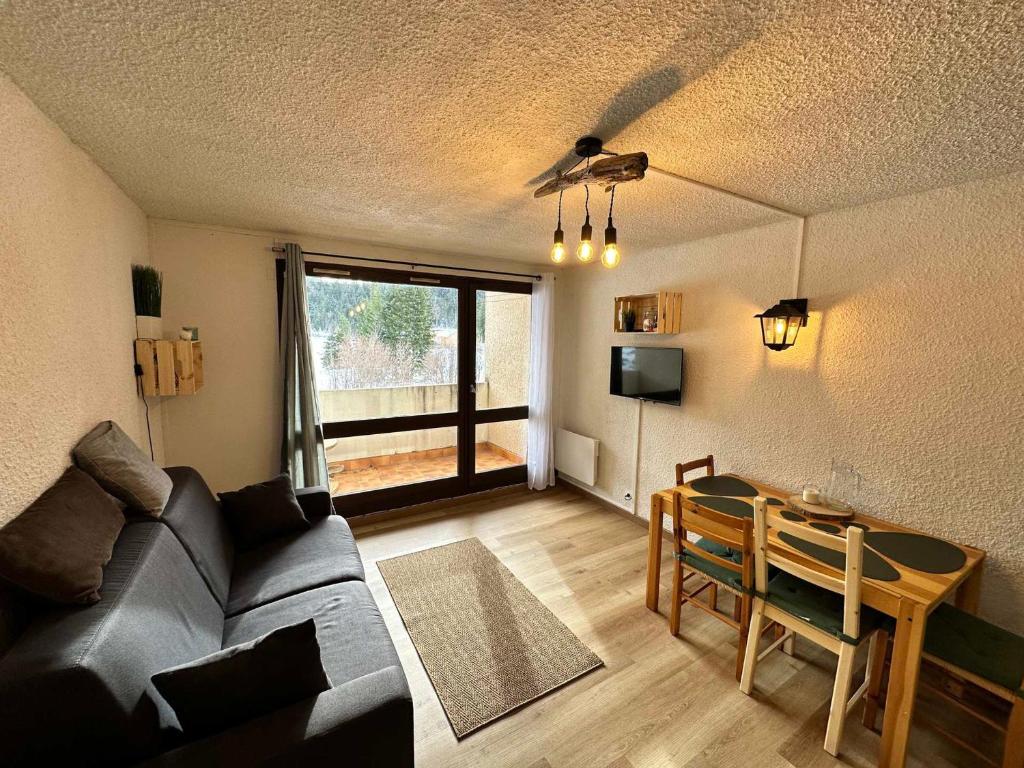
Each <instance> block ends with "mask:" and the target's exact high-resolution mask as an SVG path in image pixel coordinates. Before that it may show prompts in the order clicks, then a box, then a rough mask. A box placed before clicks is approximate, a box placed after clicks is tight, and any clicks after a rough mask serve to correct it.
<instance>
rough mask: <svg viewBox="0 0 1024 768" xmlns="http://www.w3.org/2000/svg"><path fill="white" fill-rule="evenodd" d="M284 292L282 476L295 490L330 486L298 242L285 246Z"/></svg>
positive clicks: (282, 304) (304, 277)
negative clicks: (290, 480) (287, 477)
mask: <svg viewBox="0 0 1024 768" xmlns="http://www.w3.org/2000/svg"><path fill="white" fill-rule="evenodd" d="M284 259H285V269H284V291H283V296H282V297H281V339H280V349H281V368H282V369H283V371H284V433H283V435H282V437H281V471H282V472H287V473H288V474H289V475H291V478H292V484H293V485H294V486H295V487H296V488H309V487H311V486H314V485H327V484H328V482H327V456H326V454H325V453H324V431H323V425H322V423H321V421H320V404H319V403H318V402H317V397H316V366H315V365H314V363H313V347H312V345H311V344H310V340H309V315H308V314H307V312H306V262H305V259H304V258H303V257H302V249H301V248H300V247H299V246H298V245H296V244H295V243H286V244H285V247H284Z"/></svg>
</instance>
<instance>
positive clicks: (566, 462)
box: [555, 429, 600, 485]
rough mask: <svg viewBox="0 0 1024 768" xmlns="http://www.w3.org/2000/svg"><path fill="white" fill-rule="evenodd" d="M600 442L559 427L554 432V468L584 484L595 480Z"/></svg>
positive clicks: (592, 482) (591, 483) (589, 483)
mask: <svg viewBox="0 0 1024 768" xmlns="http://www.w3.org/2000/svg"><path fill="white" fill-rule="evenodd" d="M599 445H600V444H599V443H598V441H597V440H595V439H594V438H592V437H584V436H583V435H577V434H576V433H575V432H570V431H569V430H567V429H560V430H558V431H557V432H556V433H555V469H557V470H558V471H559V472H561V473H563V474H566V475H568V476H569V477H571V478H573V479H574V480H579V481H580V482H581V483H585V484H586V485H593V484H594V483H596V482H597V449H598V446H599Z"/></svg>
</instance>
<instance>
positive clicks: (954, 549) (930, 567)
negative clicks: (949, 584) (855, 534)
mask: <svg viewBox="0 0 1024 768" xmlns="http://www.w3.org/2000/svg"><path fill="white" fill-rule="evenodd" d="M864 543H865V544H867V545H868V546H870V547H871V548H872V549H877V550H878V551H879V552H881V553H882V554H883V555H885V556H886V557H888V558H890V559H892V560H895V561H896V562H897V563H902V564H903V565H906V566H907V567H909V568H913V569H914V570H916V571H924V572H925V573H953V572H955V571H959V570H960V569H961V568H963V567H964V563H966V562H967V555H966V554H964V551H963V550H962V549H960V547H958V546H956V545H955V544H950V543H949V542H948V541H943V540H942V539H935V538H932V537H931V536H924V535H923V534H919V533H904V532H902V531H872V532H869V533H865V534H864Z"/></svg>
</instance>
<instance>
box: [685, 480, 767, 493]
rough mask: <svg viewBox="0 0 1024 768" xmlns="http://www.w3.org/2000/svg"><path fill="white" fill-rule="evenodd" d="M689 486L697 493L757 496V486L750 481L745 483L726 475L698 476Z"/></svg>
mask: <svg viewBox="0 0 1024 768" xmlns="http://www.w3.org/2000/svg"><path fill="white" fill-rule="evenodd" d="M690 487H691V488H693V490H695V491H697V492H698V493H707V494H711V495H714V496H750V497H751V498H753V497H754V496H757V488H755V487H754V486H752V485H751V484H750V483H745V482H743V481H742V480H740V479H739V478H738V477H729V476H728V475H711V476H710V477H698V478H697V479H696V480H694V481H693V482H692V483H690Z"/></svg>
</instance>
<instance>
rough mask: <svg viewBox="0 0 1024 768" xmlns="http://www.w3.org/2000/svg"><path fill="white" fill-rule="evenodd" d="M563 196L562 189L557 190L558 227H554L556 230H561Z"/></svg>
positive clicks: (563, 191)
mask: <svg viewBox="0 0 1024 768" xmlns="http://www.w3.org/2000/svg"><path fill="white" fill-rule="evenodd" d="M564 194H565V190H564V189H560V190H558V226H557V227H556V229H561V228H562V195H564Z"/></svg>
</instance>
